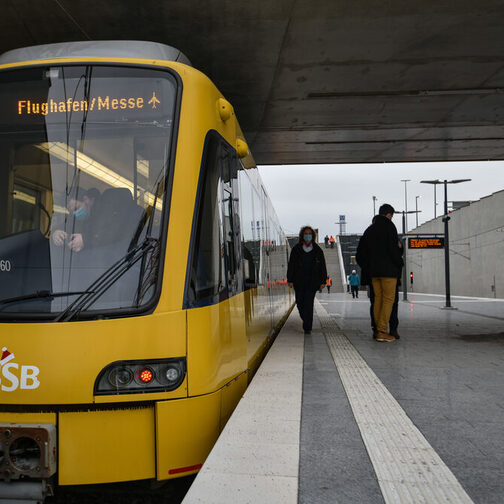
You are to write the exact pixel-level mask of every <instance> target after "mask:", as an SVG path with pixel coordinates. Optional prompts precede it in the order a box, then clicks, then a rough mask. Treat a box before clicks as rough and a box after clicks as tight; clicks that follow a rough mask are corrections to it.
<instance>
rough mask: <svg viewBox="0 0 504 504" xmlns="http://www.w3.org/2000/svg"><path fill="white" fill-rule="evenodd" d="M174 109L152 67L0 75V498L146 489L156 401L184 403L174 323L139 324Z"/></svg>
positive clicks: (180, 327) (165, 196)
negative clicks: (111, 487)
mask: <svg viewBox="0 0 504 504" xmlns="http://www.w3.org/2000/svg"><path fill="white" fill-rule="evenodd" d="M179 95H180V85H179V78H178V77H177V75H176V74H175V73H174V72H170V71H167V69H156V68H154V67H152V66H151V67H148V66H144V67H141V66H136V67H135V66H127V65H125V64H110V63H109V64H106V63H101V64H90V63H83V62H75V61H66V62H65V61H63V62H57V61H56V62H52V63H50V64H49V63H46V64H33V62H32V63H30V64H29V65H27V66H26V65H10V66H8V67H4V68H2V69H0V111H1V114H0V328H1V335H2V336H1V342H0V343H1V346H0V348H2V355H1V360H0V380H1V384H0V397H1V399H0V445H1V454H0V475H1V476H2V479H3V483H1V484H0V487H1V488H0V496H2V495H5V493H4V494H2V492H7V493H8V492H9V491H10V489H11V488H12V487H11V485H12V484H13V483H12V482H17V483H18V484H23V485H24V486H26V485H29V484H31V482H33V481H36V482H38V483H40V482H42V483H43V484H38V483H37V485H36V486H33V487H30V489H29V490H27V491H28V493H29V492H32V493H33V495H35V496H37V495H39V494H40V495H42V494H43V493H44V492H45V488H46V485H45V483H46V481H50V480H49V479H50V478H51V477H52V476H53V475H54V474H55V473H56V472H57V473H58V482H59V483H60V484H82V483H101V482H108V481H125V480H138V479H144V478H155V477H156V433H155V429H156V421H157V418H158V417H157V415H158V413H157V411H156V401H159V400H163V399H176V398H182V397H187V379H186V371H185V356H186V335H185V315H184V312H182V311H179V312H169V313H164V314H163V313H162V314H160V315H157V316H156V314H154V315H151V314H152V313H153V311H154V308H155V307H156V303H157V302H158V299H159V296H160V292H161V281H160V279H161V276H162V272H163V258H164V246H165V242H166V229H167V222H168V213H169V201H170V191H171V179H172V170H173V159H174V153H175V147H174V144H175V140H176V139H175V130H176V128H175V125H176V123H177V121H176V117H177V110H178V105H177V104H178V102H179ZM168 327H169V328H170V335H169V337H168V335H167V328H168ZM20 482H23V483H20Z"/></svg>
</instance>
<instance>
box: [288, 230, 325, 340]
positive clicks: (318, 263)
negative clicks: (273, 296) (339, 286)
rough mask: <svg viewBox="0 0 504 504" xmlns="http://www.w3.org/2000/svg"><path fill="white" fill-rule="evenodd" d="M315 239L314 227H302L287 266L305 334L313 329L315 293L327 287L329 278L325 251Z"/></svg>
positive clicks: (289, 280) (289, 281) (290, 284)
mask: <svg viewBox="0 0 504 504" xmlns="http://www.w3.org/2000/svg"><path fill="white" fill-rule="evenodd" d="M315 239H316V235H315V231H314V230H313V228H312V227H310V226H303V227H302V228H301V230H300V231H299V241H298V243H297V244H296V245H294V248H293V249H292V251H291V255H290V258H289V265H288V268H287V282H288V283H289V287H294V291H295V293H296V305H297V307H298V310H299V315H300V316H301V319H302V320H303V329H304V332H305V334H310V333H311V330H312V323H313V302H314V299H315V293H316V292H317V290H319V289H323V288H324V287H325V285H326V279H327V269H326V262H325V257H324V252H322V249H321V248H320V247H319V246H318V245H317V244H316V243H315Z"/></svg>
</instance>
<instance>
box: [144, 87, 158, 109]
mask: <svg viewBox="0 0 504 504" xmlns="http://www.w3.org/2000/svg"><path fill="white" fill-rule="evenodd" d="M147 103H148V104H149V105H152V108H153V109H155V108H157V104H158V103H161V102H160V101H159V100H158V99H157V98H156V92H155V91H154V92H153V93H152V98H151V99H150V100H149V101H148V102H147Z"/></svg>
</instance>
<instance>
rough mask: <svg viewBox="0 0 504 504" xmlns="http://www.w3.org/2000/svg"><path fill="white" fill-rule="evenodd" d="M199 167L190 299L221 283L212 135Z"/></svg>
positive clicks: (217, 188) (218, 187)
mask: <svg viewBox="0 0 504 504" xmlns="http://www.w3.org/2000/svg"><path fill="white" fill-rule="evenodd" d="M202 168H203V177H204V179H203V183H202V195H201V199H200V207H199V212H198V217H197V229H196V236H195V240H194V244H193V256H192V260H191V270H190V280H189V292H188V295H189V299H190V300H191V301H200V300H203V299H206V298H209V297H213V296H216V295H217V294H219V293H220V292H221V291H222V290H223V289H224V287H225V270H224V241H223V237H222V214H221V175H220V163H219V143H218V141H217V140H215V139H214V138H209V140H208V142H207V148H206V155H205V161H204V164H203V167H202Z"/></svg>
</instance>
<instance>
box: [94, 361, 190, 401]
mask: <svg viewBox="0 0 504 504" xmlns="http://www.w3.org/2000/svg"><path fill="white" fill-rule="evenodd" d="M185 374H186V363H185V357H180V358H171V359H152V360H137V361H120V362H113V363H112V364H109V365H108V366H106V367H105V368H104V369H102V371H101V372H100V374H99V375H98V378H97V379H96V381H95V386H94V394H95V395H112V394H135V393H146V392H169V391H171V390H175V389H176V388H177V387H179V386H180V385H181V384H182V383H183V381H184V379H185Z"/></svg>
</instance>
